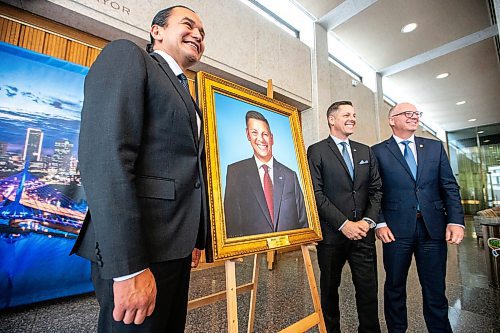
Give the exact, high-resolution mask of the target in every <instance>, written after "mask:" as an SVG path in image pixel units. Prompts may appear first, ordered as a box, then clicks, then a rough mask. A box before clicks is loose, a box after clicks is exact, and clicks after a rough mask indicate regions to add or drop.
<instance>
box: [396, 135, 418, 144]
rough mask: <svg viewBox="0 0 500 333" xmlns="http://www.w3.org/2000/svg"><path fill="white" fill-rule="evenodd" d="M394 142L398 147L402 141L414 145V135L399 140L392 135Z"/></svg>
mask: <svg viewBox="0 0 500 333" xmlns="http://www.w3.org/2000/svg"><path fill="white" fill-rule="evenodd" d="M392 137H393V138H394V140H396V143H397V144H398V145H399V144H401V142H402V141H410V142H411V143H415V134H412V135H411V136H410V137H409V138H408V139H401V138H400V137H399V136H396V135H395V134H393V135H392Z"/></svg>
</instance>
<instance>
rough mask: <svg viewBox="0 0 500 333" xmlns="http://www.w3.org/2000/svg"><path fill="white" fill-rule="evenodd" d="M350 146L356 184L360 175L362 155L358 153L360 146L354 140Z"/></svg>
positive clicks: (350, 141) (350, 142)
mask: <svg viewBox="0 0 500 333" xmlns="http://www.w3.org/2000/svg"><path fill="white" fill-rule="evenodd" d="M349 145H350V146H351V154H352V163H353V165H352V167H353V169H354V182H356V175H357V174H358V171H359V170H358V167H359V162H360V161H361V157H362V156H360V153H359V151H358V144H357V143H356V142H354V141H352V140H349Z"/></svg>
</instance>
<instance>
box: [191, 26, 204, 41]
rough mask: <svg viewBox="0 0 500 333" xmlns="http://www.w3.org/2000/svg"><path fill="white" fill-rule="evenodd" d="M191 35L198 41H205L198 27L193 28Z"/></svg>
mask: <svg viewBox="0 0 500 333" xmlns="http://www.w3.org/2000/svg"><path fill="white" fill-rule="evenodd" d="M191 35H192V36H193V38H195V39H196V40H197V41H199V42H201V41H203V35H202V34H201V32H200V29H198V28H194V29H193V30H191Z"/></svg>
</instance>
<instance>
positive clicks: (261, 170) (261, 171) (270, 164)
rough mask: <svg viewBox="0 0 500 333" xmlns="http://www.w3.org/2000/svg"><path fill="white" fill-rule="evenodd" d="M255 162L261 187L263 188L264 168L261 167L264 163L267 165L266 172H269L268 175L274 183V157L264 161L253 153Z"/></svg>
mask: <svg viewBox="0 0 500 333" xmlns="http://www.w3.org/2000/svg"><path fill="white" fill-rule="evenodd" d="M254 159H255V163H257V170H259V178H260V184H261V185H262V189H264V173H265V171H264V168H263V167H262V166H263V165H264V164H265V165H267V166H268V169H267V172H268V173H269V177H271V182H272V183H273V185H274V178H273V174H274V171H273V170H274V168H273V166H274V157H271V159H270V160H269V161H268V162H266V163H264V162H262V161H261V160H259V159H258V158H257V157H256V156H255V155H254Z"/></svg>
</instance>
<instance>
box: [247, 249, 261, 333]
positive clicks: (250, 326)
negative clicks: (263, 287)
mask: <svg viewBox="0 0 500 333" xmlns="http://www.w3.org/2000/svg"><path fill="white" fill-rule="evenodd" d="M259 270H260V265H259V255H258V254H256V255H254V257H253V276H252V285H253V287H252V290H251V291H250V309H249V311H248V330H247V332H248V333H253V326H254V322H255V305H256V301H257V285H258V283H259Z"/></svg>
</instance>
